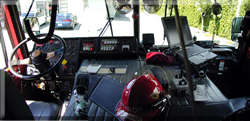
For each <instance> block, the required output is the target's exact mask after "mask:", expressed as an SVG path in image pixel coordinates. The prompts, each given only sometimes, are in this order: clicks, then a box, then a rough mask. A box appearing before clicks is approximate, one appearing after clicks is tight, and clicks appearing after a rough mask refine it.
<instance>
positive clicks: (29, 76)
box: [8, 34, 66, 80]
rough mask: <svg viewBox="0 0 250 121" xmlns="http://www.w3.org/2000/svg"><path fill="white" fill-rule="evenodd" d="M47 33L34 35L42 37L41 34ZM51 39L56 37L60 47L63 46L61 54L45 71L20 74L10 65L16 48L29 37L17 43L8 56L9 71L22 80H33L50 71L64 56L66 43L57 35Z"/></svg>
mask: <svg viewBox="0 0 250 121" xmlns="http://www.w3.org/2000/svg"><path fill="white" fill-rule="evenodd" d="M46 35H47V34H40V35H37V36H36V37H42V36H46ZM52 39H57V40H59V41H60V42H61V43H62V48H63V52H62V54H61V56H60V57H59V59H58V60H57V61H56V63H55V64H54V65H53V66H51V67H50V68H49V69H48V70H47V71H46V72H43V73H40V74H38V75H22V74H19V73H17V72H16V71H15V70H14V69H13V65H12V60H13V57H14V55H15V53H16V52H17V50H18V49H19V48H20V47H21V46H22V45H24V44H25V43H27V42H28V41H30V40H31V39H30V38H28V39H26V40H24V41H22V42H21V43H19V44H18V45H17V46H16V47H15V48H14V50H13V52H12V53H11V56H10V60H9V62H8V67H9V69H10V72H11V73H12V74H13V75H14V76H16V77H18V78H21V79H24V80H34V79H38V78H40V77H42V76H44V75H46V74H48V73H49V72H51V71H52V70H53V69H54V68H55V67H56V66H57V65H58V64H59V63H60V62H61V61H62V60H63V58H64V54H65V49H66V44H65V40H64V39H63V38H61V37H59V36H57V35H52ZM35 44H36V43H35Z"/></svg>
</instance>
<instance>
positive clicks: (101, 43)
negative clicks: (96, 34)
mask: <svg viewBox="0 0 250 121" xmlns="http://www.w3.org/2000/svg"><path fill="white" fill-rule="evenodd" d="M136 48H137V42H136V40H135V38H134V37H100V38H85V39H84V38H83V39H82V40H81V51H80V54H81V55H82V56H88V57H91V56H105V57H107V56H113V55H118V56H126V55H135V54H136V51H137V50H136Z"/></svg>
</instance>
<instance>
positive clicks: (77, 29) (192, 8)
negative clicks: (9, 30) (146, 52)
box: [19, 0, 249, 45]
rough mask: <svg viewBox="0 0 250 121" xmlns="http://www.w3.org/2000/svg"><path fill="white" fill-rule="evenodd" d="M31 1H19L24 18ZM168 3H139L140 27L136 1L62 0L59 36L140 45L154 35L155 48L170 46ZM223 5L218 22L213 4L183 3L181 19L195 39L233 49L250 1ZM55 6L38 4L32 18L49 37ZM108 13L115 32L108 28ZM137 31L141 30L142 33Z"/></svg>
mask: <svg viewBox="0 0 250 121" xmlns="http://www.w3.org/2000/svg"><path fill="white" fill-rule="evenodd" d="M31 1H32V0H19V4H20V5H19V13H20V16H24V15H26V13H27V11H28V8H29V7H30V4H31ZM105 1H106V2H107V7H106V5H105ZM166 2H167V1H165V0H139V3H140V8H139V9H140V10H139V12H140V13H139V25H135V23H136V22H135V21H134V17H136V16H133V15H134V8H133V5H132V3H133V0H74V2H72V1H70V0H59V2H58V13H57V21H56V26H55V28H56V29H55V34H56V35H59V36H61V37H64V38H68V37H98V36H112V32H113V35H114V36H137V34H138V35H139V40H140V42H142V39H143V34H154V40H155V45H167V44H168V40H167V37H166V34H165V32H164V28H163V24H162V19H161V18H162V17H164V12H165V11H164V10H165V5H166ZM219 2H220V3H221V4H222V9H223V10H222V13H221V14H220V15H219V16H218V18H217V19H215V15H213V13H212V11H211V6H212V4H213V1H212V0H197V1H196V0H190V1H187V2H185V0H179V1H178V3H179V13H180V15H181V16H187V20H188V24H189V26H190V31H191V34H192V37H194V36H196V38H197V40H211V39H212V34H213V33H215V34H216V36H215V42H218V43H219V44H222V45H223V44H226V45H232V42H231V29H232V27H231V26H232V20H233V18H234V17H237V16H243V14H244V12H245V11H246V10H247V9H248V7H247V6H249V5H248V4H249V3H248V2H247V0H243V1H242V2H238V1H231V2H230V1H226V0H220V1H219ZM135 4H138V3H135ZM51 6H52V0H35V2H34V4H33V7H32V9H31V12H30V15H29V16H33V15H34V16H37V17H38V23H39V24H40V33H47V32H48V30H49V23H50V14H51V10H52V9H51ZM107 8H108V9H107ZM107 11H108V12H107ZM171 11H172V10H171V6H167V16H170V15H173V16H174V10H173V11H172V12H171ZM34 13H36V14H34ZM108 13H109V16H110V19H111V25H112V30H113V31H112V32H111V26H110V25H109V24H108V21H109V19H108ZM22 18H23V17H22ZM215 20H217V22H216V27H217V28H215ZM21 21H22V20H21ZM105 26H106V27H105ZM136 27H139V31H137V28H136ZM135 30H136V31H135ZM213 31H215V32H213ZM134 32H139V33H134ZM135 34H136V35H135ZM26 35H27V34H26ZM219 41H220V42H219ZM222 41H223V42H222Z"/></svg>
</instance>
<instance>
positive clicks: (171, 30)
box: [162, 16, 193, 48]
mask: <svg viewBox="0 0 250 121" xmlns="http://www.w3.org/2000/svg"><path fill="white" fill-rule="evenodd" d="M180 20H181V23H182V27H183V35H184V41H185V44H186V45H189V44H191V43H193V40H192V34H191V32H190V28H189V25H188V21H187V17H186V16H180ZM162 24H163V28H164V33H165V36H166V37H167V41H168V45H169V46H170V47H171V48H173V47H179V46H180V37H179V33H178V31H177V27H176V22H175V16H170V17H163V18H162Z"/></svg>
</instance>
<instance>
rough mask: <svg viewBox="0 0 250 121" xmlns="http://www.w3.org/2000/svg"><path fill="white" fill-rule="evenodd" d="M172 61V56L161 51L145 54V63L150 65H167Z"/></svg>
mask: <svg viewBox="0 0 250 121" xmlns="http://www.w3.org/2000/svg"><path fill="white" fill-rule="evenodd" d="M173 61H174V57H172V56H167V55H165V54H164V53H163V52H149V53H147V54H146V63H147V64H152V65H169V64H172V63H173Z"/></svg>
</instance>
